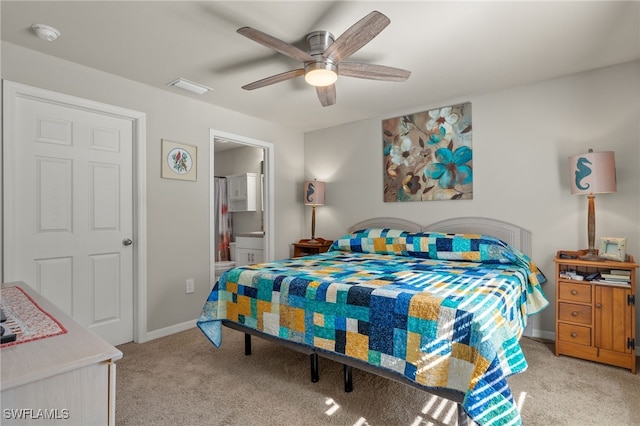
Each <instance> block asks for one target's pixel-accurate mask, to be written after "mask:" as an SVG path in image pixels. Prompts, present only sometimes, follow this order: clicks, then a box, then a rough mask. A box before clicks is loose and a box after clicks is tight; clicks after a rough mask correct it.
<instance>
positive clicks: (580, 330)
mask: <svg viewBox="0 0 640 426" xmlns="http://www.w3.org/2000/svg"><path fill="white" fill-rule="evenodd" d="M558 334H559V336H558V340H560V341H563V342H568V343H576V344H578V345H586V346H591V329H590V328H589V327H582V326H579V325H573V324H558Z"/></svg>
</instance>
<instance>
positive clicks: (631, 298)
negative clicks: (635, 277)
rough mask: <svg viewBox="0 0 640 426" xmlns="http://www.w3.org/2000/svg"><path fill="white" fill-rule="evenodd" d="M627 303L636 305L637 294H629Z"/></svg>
mask: <svg viewBox="0 0 640 426" xmlns="http://www.w3.org/2000/svg"><path fill="white" fill-rule="evenodd" d="M627 305H629V306H635V305H636V295H635V294H629V295H628V296H627Z"/></svg>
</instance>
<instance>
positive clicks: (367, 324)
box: [198, 229, 548, 425]
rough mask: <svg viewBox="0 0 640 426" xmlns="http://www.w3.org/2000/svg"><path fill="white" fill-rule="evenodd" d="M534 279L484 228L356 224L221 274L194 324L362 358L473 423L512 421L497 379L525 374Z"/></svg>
mask: <svg viewBox="0 0 640 426" xmlns="http://www.w3.org/2000/svg"><path fill="white" fill-rule="evenodd" d="M544 281H545V278H544V275H543V274H542V273H541V272H540V271H539V270H538V268H537V267H536V265H535V264H534V263H533V262H532V261H531V259H529V258H528V257H527V256H525V255H524V254H522V253H520V252H518V251H517V250H516V249H515V248H513V247H511V246H509V245H507V244H506V243H504V242H502V241H500V240H496V239H494V238H492V237H488V236H484V235H469V234H439V233H408V232H404V231H397V230H389V229H367V230H363V231H359V232H356V233H353V234H350V235H346V236H344V237H342V238H340V239H338V240H336V241H335V242H334V243H333V245H332V247H331V249H330V250H329V251H328V252H327V253H322V254H318V255H314V256H307V257H302V258H294V259H285V260H279V261H275V262H270V263H263V264H256V265H249V266H243V267H239V268H235V269H232V270H230V271H227V272H226V273H225V274H223V275H222V276H221V277H220V279H219V280H218V282H217V283H216V285H215V287H214V289H213V290H212V291H211V293H210V295H209V298H208V300H207V301H206V303H205V305H204V308H203V310H202V314H201V316H200V318H199V319H198V327H199V328H200V329H201V330H202V331H203V333H204V334H205V335H206V336H207V337H208V338H209V340H211V342H212V343H213V344H214V345H216V346H220V344H221V340H222V339H221V336H222V335H221V320H230V321H234V322H236V323H239V324H242V325H244V326H247V327H250V328H253V329H255V330H258V331H261V332H263V333H268V334H270V335H273V336H276V337H279V338H281V339H283V340H288V341H292V342H296V343H299V344H302V345H306V346H309V347H313V348H321V349H323V350H328V351H332V352H334V353H338V354H342V355H344V356H345V357H351V358H355V359H358V360H362V361H365V362H367V363H369V364H371V365H374V366H376V367H379V368H381V369H385V370H387V371H390V372H393V373H395V374H398V375H402V376H405V377H407V378H408V379H410V380H412V381H414V382H415V383H418V384H420V385H422V386H424V387H425V388H426V390H428V388H446V389H449V390H453V391H458V392H460V393H462V394H463V395H464V402H463V407H464V409H465V411H466V412H467V414H468V415H469V417H471V419H473V420H474V421H475V422H476V423H478V424H479V425H507V424H521V419H520V415H519V412H518V409H517V407H516V405H515V403H514V399H513V397H512V395H511V391H510V389H509V386H508V384H507V380H506V378H507V377H508V376H509V375H511V374H515V373H519V372H522V371H524V370H525V369H526V368H527V362H526V360H525V358H524V355H523V353H522V350H521V348H520V345H519V343H518V340H519V338H520V337H521V335H522V333H523V331H524V328H525V327H526V324H527V316H529V315H532V314H535V313H537V312H539V311H540V310H542V309H544V308H545V307H546V306H547V305H548V301H547V300H546V298H545V296H544V294H543V292H542V289H541V287H540V284H542V283H543V282H544Z"/></svg>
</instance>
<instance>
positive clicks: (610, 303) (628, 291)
mask: <svg viewBox="0 0 640 426" xmlns="http://www.w3.org/2000/svg"><path fill="white" fill-rule="evenodd" d="M585 253H586V250H583V251H559V252H558V253H557V254H556V257H555V259H554V262H555V263H556V350H555V352H556V356H558V355H569V356H573V357H576V358H582V359H587V360H590V361H596V362H601V363H604V364H610V365H615V366H618V367H623V368H628V369H629V370H631V372H632V373H633V374H635V372H636V352H635V345H636V340H635V324H636V307H635V303H636V296H635V294H636V268H638V264H637V263H635V262H634V260H633V257H632V256H629V259H628V260H627V261H626V262H616V261H612V260H598V261H587V260H580V259H579V258H578V257H579V256H582V255H584V254H585ZM612 274H613V275H614V279H610V278H609V277H608V275H612ZM594 276H595V277H594ZM617 277H622V278H617Z"/></svg>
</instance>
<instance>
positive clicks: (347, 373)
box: [343, 364, 353, 392]
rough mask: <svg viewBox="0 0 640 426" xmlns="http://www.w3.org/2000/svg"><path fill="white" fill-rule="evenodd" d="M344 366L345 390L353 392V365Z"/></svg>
mask: <svg viewBox="0 0 640 426" xmlns="http://www.w3.org/2000/svg"><path fill="white" fill-rule="evenodd" d="M343 367H344V391H345V392H351V391H352V390H353V375H352V374H351V366H350V365H347V364H343Z"/></svg>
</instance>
